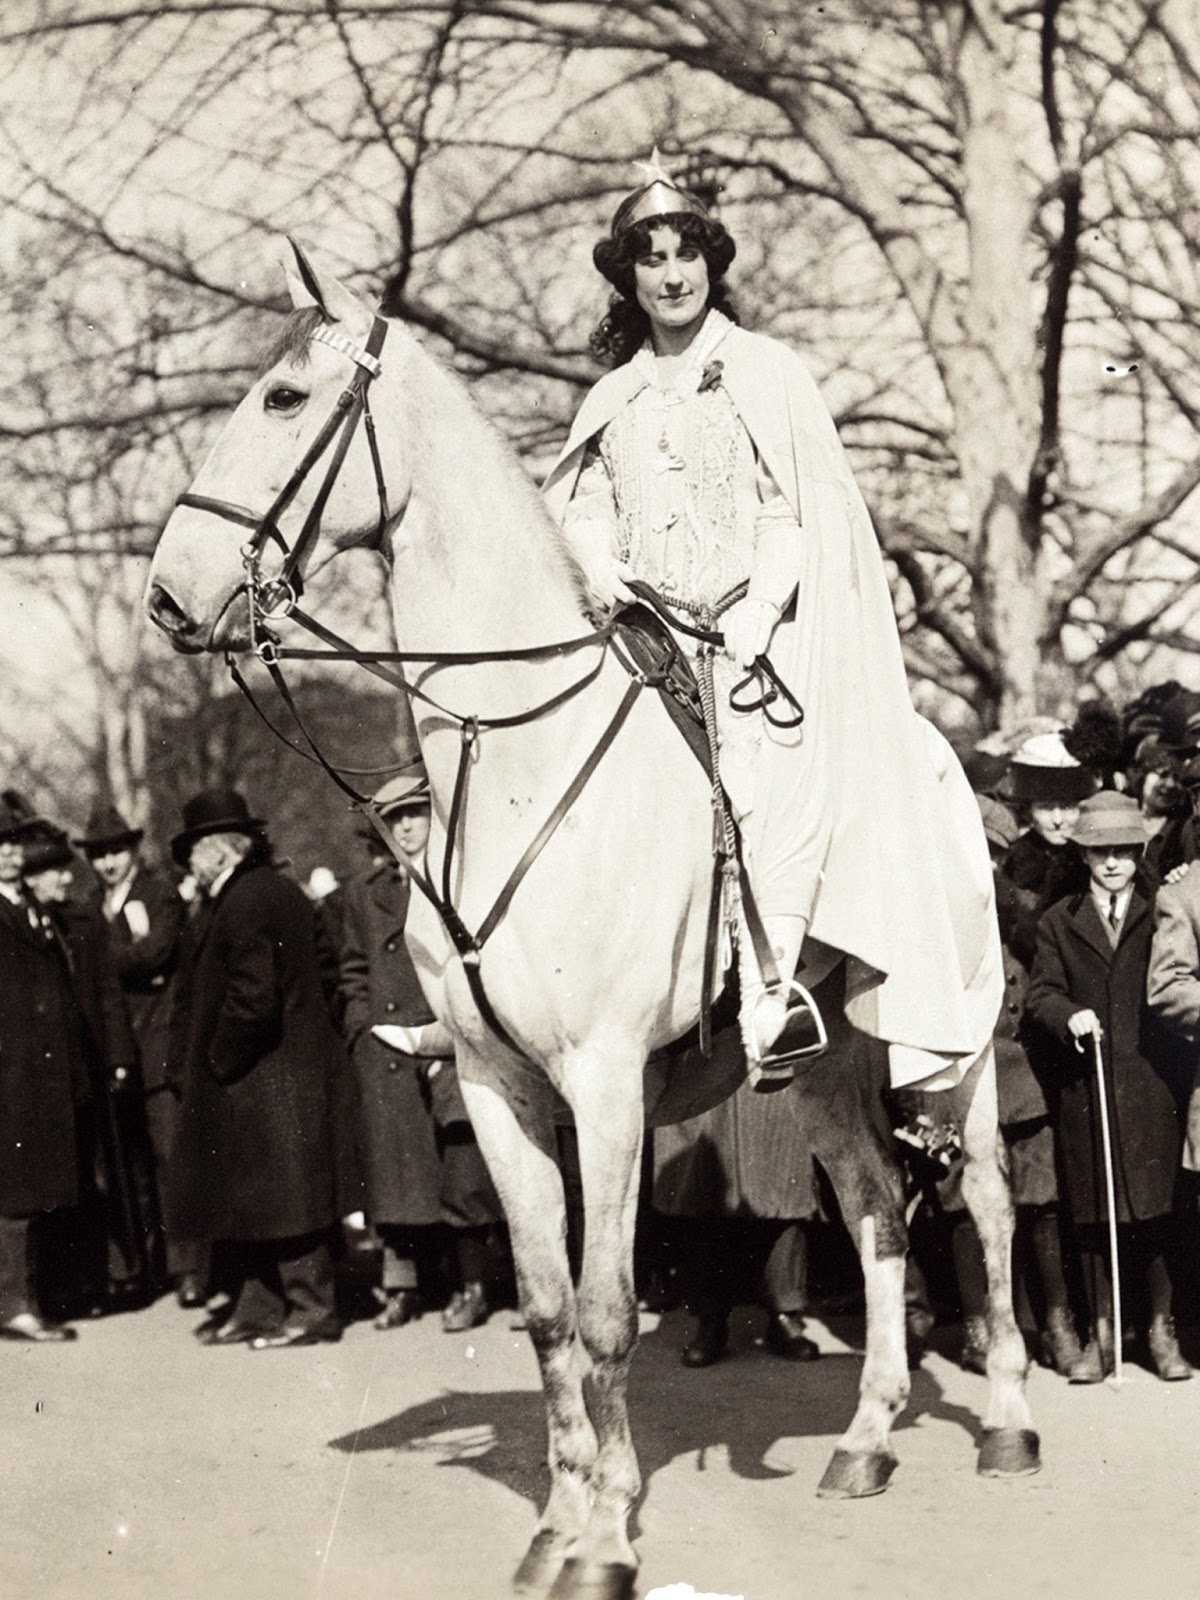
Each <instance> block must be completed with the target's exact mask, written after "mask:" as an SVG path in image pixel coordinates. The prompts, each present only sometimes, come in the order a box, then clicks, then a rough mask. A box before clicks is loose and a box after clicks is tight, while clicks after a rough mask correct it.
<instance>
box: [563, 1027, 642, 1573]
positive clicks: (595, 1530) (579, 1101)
mask: <svg viewBox="0 0 1200 1600" xmlns="http://www.w3.org/2000/svg"><path fill="white" fill-rule="evenodd" d="M563 1070H564V1079H565V1083H566V1086H567V1093H568V1096H569V1098H570V1101H571V1106H572V1110H573V1111H574V1113H575V1130H576V1134H577V1137H578V1141H579V1167H580V1176H581V1179H582V1182H583V1203H584V1215H585V1217H586V1224H585V1229H584V1249H583V1268H582V1271H581V1273H580V1279H579V1291H578V1296H577V1303H578V1310H579V1332H580V1336H581V1338H582V1340H583V1344H584V1347H585V1349H586V1350H587V1353H588V1356H589V1357H590V1360H591V1371H590V1373H589V1374H588V1377H587V1379H586V1382H585V1393H586V1396H587V1402H588V1410H589V1412H590V1413H591V1418H592V1422H593V1424H594V1426H595V1429H596V1440H597V1450H596V1459H595V1462H594V1464H593V1467H592V1479H591V1488H592V1502H591V1511H590V1515H589V1517H588V1521H587V1525H586V1527H585V1528H584V1530H583V1533H582V1535H581V1537H580V1538H579V1539H578V1540H577V1541H576V1544H575V1547H574V1549H573V1550H572V1551H571V1554H570V1557H569V1558H568V1560H567V1562H566V1565H565V1566H564V1567H563V1570H562V1573H561V1575H560V1577H559V1579H558V1582H557V1583H556V1584H555V1586H554V1589H553V1590H552V1600H583V1597H584V1596H586V1597H587V1600H626V1597H627V1596H630V1595H632V1594H633V1588H634V1580H635V1577H636V1572H637V1557H636V1556H635V1554H634V1551H633V1546H632V1545H631V1544H630V1542H629V1533H628V1523H629V1515H630V1512H631V1510H632V1508H633V1503H634V1501H635V1500H636V1499H637V1496H638V1493H639V1491H640V1489H641V1476H640V1474H639V1472H638V1464H637V1456H636V1454H635V1452H634V1448H633V1440H632V1438H631V1436H630V1431H629V1414H628V1409H627V1403H626V1395H627V1385H628V1379H629V1365H630V1362H631V1360H632V1358H633V1352H634V1350H635V1348H636V1346H637V1337H638V1318H637V1299H636V1295H635V1292H634V1284H633V1236H634V1225H635V1219H636V1214H637V1198H638V1181H639V1177H640V1171H641V1152H642V1130H643V1108H642V1074H643V1070H644V1061H643V1058H642V1055H641V1054H640V1053H638V1052H636V1051H634V1050H633V1049H632V1048H621V1047H617V1046H611V1045H610V1046H607V1047H596V1048H593V1049H590V1050H588V1051H587V1052H586V1053H584V1052H583V1051H580V1052H579V1053H578V1054H577V1055H576V1056H575V1057H574V1058H573V1059H571V1060H569V1061H566V1062H564V1064H563Z"/></svg>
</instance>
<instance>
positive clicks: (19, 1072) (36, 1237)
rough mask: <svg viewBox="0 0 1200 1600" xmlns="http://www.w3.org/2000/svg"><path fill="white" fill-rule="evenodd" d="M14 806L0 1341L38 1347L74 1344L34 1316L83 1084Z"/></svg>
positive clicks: (0, 839)
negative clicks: (44, 1247) (29, 885)
mask: <svg viewBox="0 0 1200 1600" xmlns="http://www.w3.org/2000/svg"><path fill="white" fill-rule="evenodd" d="M16 801H17V796H15V795H12V794H11V793H9V794H6V795H5V797H4V799H3V800H0V994H3V995H4V1004H3V1005H2V1006H0V1149H2V1150H3V1151H4V1160H3V1162H0V1338H3V1339H19V1340H22V1341H24V1342H26V1343H36V1344H43V1343H49V1342H59V1341H62V1340H64V1339H73V1338H74V1337H75V1330H74V1329H73V1328H67V1327H63V1326H61V1325H60V1324H56V1323H53V1322H49V1321H47V1320H46V1319H45V1318H44V1317H43V1315H42V1313H41V1309H40V1307H39V1304H38V1276H39V1273H38V1252H39V1247H40V1245H41V1243H42V1240H43V1235H44V1233H45V1230H46V1226H47V1219H49V1218H51V1217H53V1216H54V1214H55V1213H56V1212H59V1211H60V1210H61V1209H62V1208H64V1207H69V1206H74V1205H75V1203H76V1201H77V1199H78V1197H79V1167H78V1153H77V1142H76V1140H77V1131H76V1122H77V1109H78V1108H80V1107H82V1106H83V1105H84V1103H85V1102H86V1099H87V1094H88V1081H87V1064H86V1061H85V1059H84V1052H83V1033H82V1028H81V1025H80V1018H79V1013H78V1010H77V1008H76V1004H75V1000H74V996H73V994H72V991H71V979H70V971H69V967H68V964H67V957H66V951H65V949H64V947H63V943H62V941H61V939H60V938H59V937H58V935H57V933H56V932H55V929H54V927H53V925H52V924H51V923H50V920H49V918H48V917H47V916H46V914H45V913H44V912H43V911H41V910H40V909H39V908H38V907H37V906H36V905H35V904H34V903H33V901H32V900H31V899H30V898H29V897H28V896H27V895H26V893H25V889H24V885H23V883H22V871H23V868H24V865H25V844H26V842H27V841H28V840H29V839H30V838H31V837H32V836H33V835H34V834H36V833H37V831H38V828H39V823H38V820H37V819H36V818H34V817H33V816H32V815H31V814H30V813H29V812H28V810H27V809H25V808H23V807H21V806H19V805H18V804H16V803H14V802H16Z"/></svg>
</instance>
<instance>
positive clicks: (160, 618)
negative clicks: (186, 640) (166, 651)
mask: <svg viewBox="0 0 1200 1600" xmlns="http://www.w3.org/2000/svg"><path fill="white" fill-rule="evenodd" d="M146 609H147V610H148V611H149V613H150V615H151V617H152V618H153V619H154V621H155V622H156V623H157V624H158V626H159V627H160V628H163V629H165V631H166V632H167V633H179V632H180V631H181V630H182V629H183V628H186V627H187V625H188V618H187V613H186V612H185V611H184V609H183V607H182V606H180V605H179V604H178V603H177V602H176V601H175V600H174V599H173V598H172V596H171V595H170V594H169V593H168V592H167V590H166V589H164V588H163V586H162V584H161V583H156V584H155V585H154V587H153V588H152V589H151V590H150V597H149V599H148V600H147V602H146Z"/></svg>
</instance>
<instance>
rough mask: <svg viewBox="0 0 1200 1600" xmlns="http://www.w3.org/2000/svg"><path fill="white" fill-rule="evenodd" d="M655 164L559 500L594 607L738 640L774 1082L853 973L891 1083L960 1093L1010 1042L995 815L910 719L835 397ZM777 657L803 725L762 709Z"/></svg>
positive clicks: (745, 828)
mask: <svg viewBox="0 0 1200 1600" xmlns="http://www.w3.org/2000/svg"><path fill="white" fill-rule="evenodd" d="M646 172H647V176H648V177H649V179H650V181H649V182H648V183H646V184H645V185H643V186H642V187H640V188H639V189H637V190H636V191H635V192H634V193H632V194H631V195H629V196H628V197H627V198H626V199H625V200H624V201H623V202H622V203H621V205H620V206H619V207H618V208H617V211H616V214H615V215H614V217H613V220H612V226H611V231H610V233H609V234H608V236H607V237H605V238H603V239H601V240H600V241H599V243H598V244H597V245H596V247H595V250H594V251H593V259H594V261H595V264H596V266H597V268H598V269H599V270H600V272H601V273H603V275H604V276H605V277H606V278H607V279H608V281H609V282H610V283H611V284H612V285H613V287H614V288H615V290H616V294H615V296H614V297H613V299H612V301H611V303H610V306H609V310H608V313H607V315H606V316H605V317H604V319H603V321H602V322H601V323H600V326H599V327H598V328H597V330H596V332H595V334H594V335H593V338H592V344H593V348H594V349H595V350H596V351H597V353H598V354H601V355H603V356H606V357H607V358H608V359H609V360H610V361H611V362H612V364H613V370H612V371H610V372H609V373H608V374H607V375H606V376H605V377H603V378H602V379H601V380H600V382H599V383H597V384H596V386H595V387H594V388H593V389H592V391H591V392H590V393H589V394H588V396H587V397H586V399H585V400H584V402H583V405H582V406H581V408H580V410H579V414H578V416H577V417H576V419H575V424H574V426H573V428H572V430H571V434H570V437H569V439H568V440H567V443H566V446H565V448H564V450H563V453H562V456H561V458H560V459H559V461H558V463H557V465H556V466H555V468H554V470H553V472H552V473H551V475H550V478H549V480H548V482H547V485H546V495H547V498H548V501H549V504H550V506H551V509H552V511H553V512H554V514H555V516H556V518H557V519H558V521H559V523H560V525H561V527H562V530H563V533H564V535H565V537H566V539H567V541H568V543H569V545H570V547H571V549H572V550H573V552H574V553H575V555H576V557H577V559H578V562H579V564H580V567H581V569H582V572H583V575H584V581H585V583H586V587H587V590H588V596H589V600H590V602H591V604H592V606H593V607H594V608H596V609H598V610H605V609H607V608H609V607H610V606H612V605H613V604H614V602H620V601H629V600H632V599H633V598H634V596H633V594H632V592H631V590H630V588H629V582H630V581H631V579H633V578H640V579H643V580H645V581H647V582H648V583H649V584H651V585H652V586H653V587H654V588H655V589H656V590H659V591H661V592H662V593H663V594H664V595H665V597H666V598H667V599H668V600H669V601H671V602H673V603H675V605H676V606H677V607H678V608H679V609H680V610H681V611H682V612H683V613H685V614H690V615H688V616H687V617H686V620H694V619H695V615H696V614H697V612H698V613H700V614H701V615H706V616H707V617H709V618H710V619H714V621H715V625H716V626H718V627H720V628H721V630H722V631H723V633H724V645H725V649H724V656H723V657H722V658H718V660H717V661H716V662H715V663H714V676H715V687H716V691H717V694H716V702H717V707H716V709H717V725H718V729H719V735H720V775H721V778H722V780H723V783H724V787H725V790H726V793H727V795H728V800H729V804H730V807H731V809H732V812H733V814H734V816H735V818H736V820H737V822H738V824H739V827H740V829H741V832H742V838H743V843H744V849H745V853H746V857H747V862H746V865H747V868H748V874H749V879H750V884H751V890H752V894H753V897H754V900H755V901H756V903H757V907H758V910H759V912H760V913H761V917H762V922H763V926H764V929H765V932H766V935H767V937H768V938H769V941H770V946H771V952H772V954H773V956H774V960H775V963H776V965H777V968H778V975H777V976H776V975H775V974H772V973H770V972H769V970H767V971H761V970H760V967H761V966H762V965H763V963H761V962H760V961H758V960H756V959H755V957H754V956H753V955H752V954H751V943H752V942H751V940H750V939H748V938H746V937H745V934H744V932H743V937H742V938H741V940H740V946H741V950H742V980H743V981H742V992H743V995H744V996H745V1000H744V1002H743V1014H742V1032H743V1037H744V1040H745V1043H746V1047H747V1052H748V1055H749V1058H750V1062H751V1075H752V1077H753V1078H755V1079H757V1080H758V1081H759V1083H760V1086H762V1087H770V1086H771V1084H772V1079H773V1078H774V1079H775V1081H778V1079H779V1078H783V1080H784V1081H786V1079H787V1078H788V1077H790V1075H791V1065H790V1063H791V1061H792V1060H793V1059H794V1056H793V1055H792V1053H791V1052H790V1051H788V1050H787V1049H786V1047H785V1046H784V1039H783V1037H781V1035H783V1034H784V1029H785V1027H786V1025H787V1023H788V1013H789V1007H790V1006H794V1005H795V1003H796V1000H797V999H798V998H799V995H798V993H797V990H796V987H795V985H794V984H793V983H792V981H791V980H792V979H793V977H797V978H799V979H801V980H802V981H803V982H804V983H806V984H807V985H809V986H810V987H811V986H812V985H813V984H815V983H816V982H817V981H819V979H820V978H821V977H822V976H824V975H825V973H827V972H828V971H830V970H831V968H832V967H833V966H834V965H835V964H836V963H837V961H838V960H840V959H841V958H842V957H843V956H845V957H846V958H847V973H846V979H847V981H846V994H847V1005H846V1012H847V1015H848V1017H849V1018H850V1020H851V1021H852V1022H854V1023H855V1024H856V1025H857V1026H858V1027H860V1028H862V1029H863V1030H864V1031H865V1032H867V1033H870V1034H873V1035H874V1036H875V1037H876V1038H880V1039H884V1040H886V1041H887V1042H888V1043H889V1045H890V1047H891V1048H890V1060H891V1073H892V1080H893V1083H894V1084H895V1085H897V1086H901V1085H915V1084H918V1083H920V1084H921V1087H930V1088H935V1087H943V1086H948V1085H949V1084H953V1083H956V1082H958V1081H959V1080H960V1078H961V1077H962V1075H963V1074H964V1073H965V1071H966V1070H967V1068H968V1067H969V1066H970V1064H971V1062H972V1061H973V1060H975V1059H976V1058H977V1057H978V1056H979V1055H980V1053H981V1052H982V1051H983V1050H985V1049H986V1047H987V1045H988V1043H989V1041H990V1038H991V1032H992V1028H993V1026H994V1024H995V1020H996V1016H997V1014H998V1011H999V1006H1000V999H1001V994H1002V990H1003V977H1002V972H1001V966H1000V952H999V944H998V938H997V934H996V918H995V913H994V909H993V901H992V881H991V872H990V868H989V864H988V854H987V847H986V843H985V841H984V836H983V832H982V829H981V828H980V825H979V816H978V811H977V808H976V806H975V804H974V801H973V798H972V796H971V793H970V790H969V788H968V786H967V784H966V781H965V779H964V778H963V775H962V772H961V770H960V769H959V768H958V765H957V762H956V761H955V758H954V757H953V756H952V754H951V753H950V751H949V748H948V747H947V746H946V744H945V742H944V741H943V740H942V739H941V738H940V736H939V735H937V734H936V733H935V732H934V730H933V729H932V728H931V727H930V726H929V725H928V724H926V723H924V722H923V721H922V720H921V719H919V718H918V717H917V716H916V715H915V714H914V712H913V710H912V706H911V704H910V701H909V696H908V687H907V682H906V678H905V671H904V663H903V659H902V656H901V651H900V641H899V635H898V632H897V628H896V621H895V616H894V613H893V610H892V602H891V596H890V593H889V590H888V585H887V578H886V575H885V572H884V566H883V559H882V556H881V554H880V550H879V545H878V542H877V540H876V537H875V533H874V530H873V528H872V526H871V521H870V518H869V516H868V513H867V510H866V506H865V505H864V503H863V500H862V497H861V495H860V494H859V491H858V488H857V486H856V484H855V482H854V478H853V476H852V474H851V471H850V468H849V465H848V463H847V461H846V457H845V453H844V451H843V449H842V446H841V443H840V441H839V439H838V436H837V432H836V429H835V427H834V424H833V421H832V418H831V417H830V415H829V412H828V410H827V408H826V407H825V405H824V403H823V401H822V399H821V397H820V395H819V393H818V392H817V389H816V387H815V385H814V383H813V381H812V379H811V378H810V377H809V375H808V373H807V371H806V370H805V368H804V367H803V365H802V364H801V362H800V361H799V360H798V359H797V357H796V356H795V355H794V354H793V353H792V352H791V351H790V350H789V349H787V348H786V347H785V346H784V345H782V344H780V343H779V342H778V341H776V340H774V339H770V338H766V337H764V336H763V335H761V334H754V333H749V332H746V331H745V330H744V329H742V328H740V327H738V326H737V325H736V322H735V320H734V313H733V310H732V307H731V305H730V301H729V297H728V292H727V289H726V286H725V281H724V279H725V273H726V271H727V269H728V267H729V265H730V263H731V262H732V261H733V258H734V255H735V252H736V246H735V244H734V241H733V239H732V238H731V237H730V235H729V234H728V232H727V231H726V229H725V228H724V227H723V226H722V224H721V223H720V222H718V221H716V220H715V219H714V218H712V217H710V216H709V215H708V213H707V210H706V208H705V206H704V205H703V204H702V203H701V201H700V200H699V199H697V198H696V196H695V195H693V194H689V193H688V192H687V191H686V190H684V189H682V188H680V187H679V186H678V185H677V184H676V183H675V182H674V181H673V180H672V179H671V178H670V177H669V176H668V175H667V173H666V172H664V171H663V169H662V168H661V167H660V166H659V165H658V164H657V152H656V154H655V157H654V160H653V162H652V163H650V164H648V165H647V167H646ZM718 618H719V620H715V619H718ZM768 651H769V652H770V660H771V662H772V663H773V664H774V667H775V670H776V672H777V674H778V677H779V678H780V679H781V680H782V682H783V683H784V684H785V685H786V686H787V688H788V689H789V690H790V691H791V692H792V693H793V694H794V695H795V697H796V699H797V700H798V702H799V703H800V705H801V706H802V707H803V711H804V718H803V723H802V725H801V726H798V727H797V726H787V725H785V724H786V723H787V721H788V719H787V718H782V717H779V716H777V715H775V714H773V712H772V708H771V706H770V705H766V706H762V705H759V706H757V707H755V708H752V709H745V710H743V709H740V705H739V695H741V696H743V698H744V691H743V690H742V689H741V688H739V686H738V680H739V679H742V678H744V675H745V670H746V669H747V668H750V667H751V666H752V664H753V663H754V661H755V659H756V658H757V657H759V656H761V655H764V654H766V653H767V652H768ZM735 690H737V691H738V692H737V693H734V691H735ZM760 698H761V697H760ZM781 724H784V725H781ZM900 907H903V914H902V915H898V914H897V911H898V908H900ZM768 968H769V964H768ZM777 1042H778V1048H777V1049H775V1050H774V1051H773V1049H772V1047H773V1046H776V1045H777Z"/></svg>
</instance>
